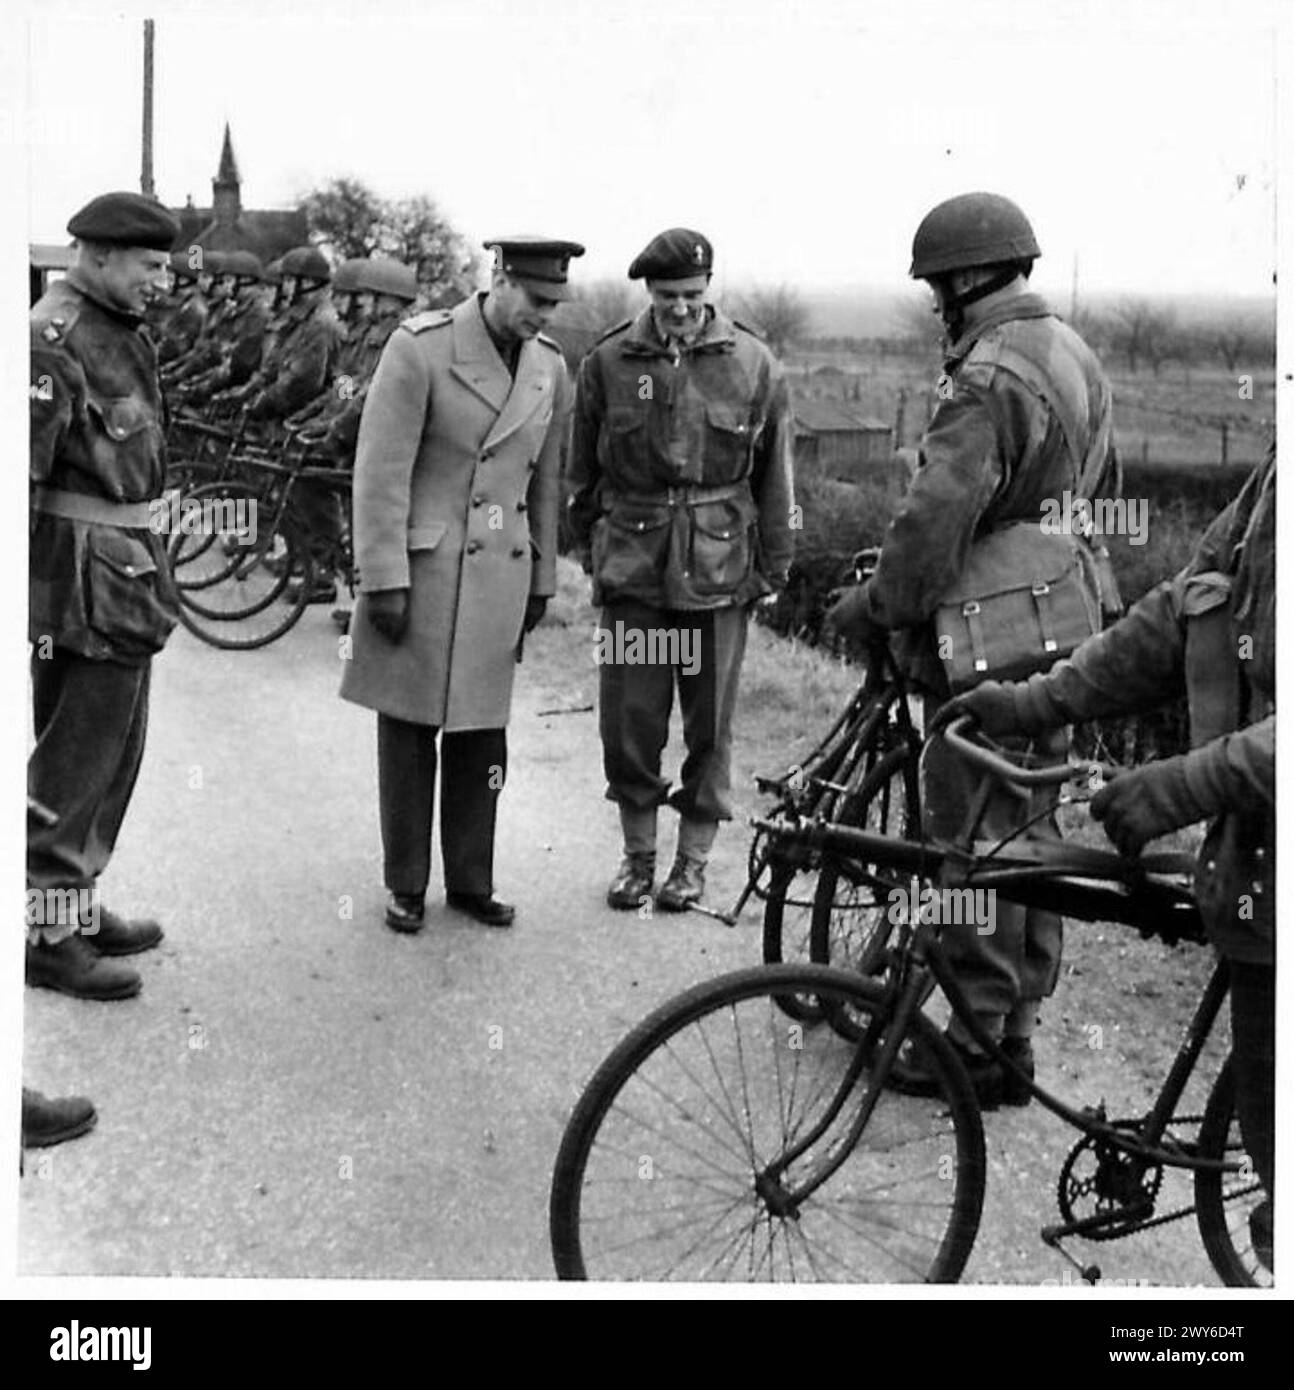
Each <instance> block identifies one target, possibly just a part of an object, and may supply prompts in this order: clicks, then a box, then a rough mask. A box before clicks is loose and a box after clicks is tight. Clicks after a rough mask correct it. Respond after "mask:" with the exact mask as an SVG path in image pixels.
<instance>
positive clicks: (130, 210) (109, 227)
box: [67, 193, 180, 251]
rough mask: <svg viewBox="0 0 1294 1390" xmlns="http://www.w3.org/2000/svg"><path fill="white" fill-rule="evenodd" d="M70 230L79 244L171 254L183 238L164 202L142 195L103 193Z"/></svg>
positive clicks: (84, 211) (75, 217)
mask: <svg viewBox="0 0 1294 1390" xmlns="http://www.w3.org/2000/svg"><path fill="white" fill-rule="evenodd" d="M67 230H68V231H69V232H70V233H71V234H72V236H74V237H76V239H77V240H78V241H102V242H105V243H106V244H108V245H110V246H142V247H144V248H146V249H147V250H149V251H169V250H170V249H171V247H172V246H174V245H175V239H176V237H178V236H179V235H180V224H179V222H177V221H176V219H175V218H174V217H172V216H171V214H170V213H169V212H167V210H166V209H165V208H164V207H163V206H162V205H161V203H158V202H155V201H154V200H153V199H152V198H146V197H144V195H143V194H142V193H100V194H99V196H98V197H97V198H91V199H90V201H89V202H88V203H87V204H86V205H85V206H84V207H83V208H82V209H81V211H80V212H78V213H77V214H76V215H75V216H74V217H73V218H72V220H71V221H70V222H69V223H68V224H67Z"/></svg>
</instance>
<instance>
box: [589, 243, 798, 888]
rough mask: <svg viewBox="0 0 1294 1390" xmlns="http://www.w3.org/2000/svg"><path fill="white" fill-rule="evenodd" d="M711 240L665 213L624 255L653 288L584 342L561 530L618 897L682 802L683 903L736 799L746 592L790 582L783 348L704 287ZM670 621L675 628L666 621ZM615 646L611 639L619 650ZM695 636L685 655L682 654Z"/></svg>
mask: <svg viewBox="0 0 1294 1390" xmlns="http://www.w3.org/2000/svg"><path fill="white" fill-rule="evenodd" d="M712 261H713V253H712V250H711V247H710V243H709V241H707V240H706V238H705V237H704V236H702V235H701V234H700V233H699V232H694V231H691V230H689V229H688V228H686V227H673V228H671V229H670V230H668V231H665V232H662V233H661V234H660V235H659V236H657V237H654V238H653V239H652V241H651V242H650V243H649V244H648V246H647V247H646V249H645V250H644V251H643V252H642V254H641V255H639V256H638V257H637V259H636V260H635V261H634V263H633V264H632V265H631V266H630V267H629V278H630V279H631V280H639V279H642V280H645V281H646V282H647V292H648V294H649V295H650V296H651V304H650V306H649V307H648V308H647V309H645V310H644V311H643V312H642V313H641V314H640V315H639V316H638V318H637V319H635V320H633V321H632V322H625V323H622V324H619V325H618V326H617V327H615V328H613V329H612V330H611V331H610V332H609V333H607V334H606V335H605V337H603V338H602V339H601V340H600V342H599V343H598V344H597V345H596V346H595V347H594V348H593V350H592V351H591V352H590V353H589V355H588V356H587V357H586V358H585V359H584V363H583V365H582V367H581V368H580V374H579V380H578V383H577V387H576V401H575V420H574V432H573V438H572V450H571V482H572V489H573V490H572V495H571V498H570V505H569V516H570V524H571V532H572V535H573V537H574V540H575V544H576V547H577V549H579V550H581V551H582V552H583V554H584V557H585V560H586V564H587V566H588V568H589V569H590V570H591V572H592V575H593V599H594V602H595V603H601V604H602V605H603V611H602V628H601V631H602V632H603V633H606V634H615V635H618V636H617V638H616V640H615V641H613V642H610V643H608V645H607V648H606V653H607V654H608V655H609V656H610V659H604V660H603V661H602V664H601V672H600V683H601V693H600V715H599V718H600V725H601V733H602V750H603V765H604V768H605V771H606V777H607V797H608V798H609V799H610V800H612V801H614V802H615V803H616V804H617V806H618V807H619V811H620V822H621V829H622V831H623V834H624V859H623V862H622V863H621V866H620V870H619V872H618V873H617V874H616V876H615V878H614V879H613V880H612V882H611V886H610V887H609V889H608V890H607V902H608V903H609V904H610V906H612V907H614V908H622V909H624V908H635V907H638V906H640V904H642V903H643V902H644V901H648V900H650V897H651V894H652V892H653V889H654V879H655V867H656V816H657V809H658V807H659V806H660V805H661V804H662V803H664V802H666V801H668V802H669V804H670V805H671V806H673V807H674V809H675V810H677V811H678V812H679V815H680V824H679V834H678V844H677V850H676V854H675V858H674V864H673V867H672V869H671V871H670V874H669V877H668V878H667V879H666V881H665V883H664V885H663V886H662V887H661V890H660V892H659V894H658V895H657V897H656V902H657V905H658V906H659V907H661V908H663V909H665V910H666V911H671V912H681V911H684V910H686V909H687V908H688V907H689V906H690V905H691V904H692V903H694V902H697V901H698V900H699V899H700V898H701V896H702V893H703V891H704V886H705V880H704V870H705V865H706V860H707V857H708V855H709V852H710V847H711V845H712V843H713V841H714V838H715V833H716V831H717V829H718V826H719V823H720V822H721V821H724V820H730V819H731V817H732V802H731V798H730V796H729V771H728V767H729V753H730V746H731V729H730V724H731V719H732V712H733V706H734V703H735V700H736V694H737V681H738V676H739V674H740V671H741V661H742V656H743V654H744V651H745V642H746V623H747V615H748V612H749V609H750V606H751V605H752V603H754V601H755V600H757V599H758V598H760V597H761V596H763V595H764V594H767V593H770V592H772V591H773V590H774V589H777V588H780V587H781V586H782V585H783V584H785V582H786V573H787V569H788V567H789V565H790V561H791V549H792V529H791V528H792V524H793V519H792V507H793V496H792V473H791V419H790V410H789V405H788V397H787V388H786V384H785V381H784V380H783V377H782V372H781V369H780V367H779V366H778V363H777V361H776V359H775V358H774V357H773V355H772V353H771V352H769V350H768V348H767V347H765V346H764V344H763V343H762V342H761V341H760V339H759V338H758V337H757V336H756V334H754V333H753V332H751V330H749V329H748V328H745V327H744V326H743V325H741V324H740V323H736V322H734V321H733V320H731V319H729V318H727V317H726V316H725V315H723V314H722V313H720V312H719V310H718V309H716V308H715V307H713V306H712V305H709V304H707V303H706V294H707V291H708V288H709V284H710V273H711V266H712ZM653 633H655V634H658V636H657V638H656V642H655V646H656V650H657V652H658V654H659V652H660V651H661V650H662V640H661V638H660V636H659V634H665V639H664V644H663V650H664V651H665V652H666V653H673V654H674V656H673V658H672V660H673V664H665V663H664V662H661V661H657V662H656V663H654V664H631V663H630V661H629V660H628V659H621V656H623V657H626V658H627V656H628V654H629V653H630V652H631V650H632V642H631V641H630V640H624V641H621V640H620V638H621V637H624V638H626V639H631V638H632V637H633V635H634V634H641V635H642V637H643V644H642V646H643V649H644V650H646V651H650V650H651V649H652V638H651V634H653ZM670 634H674V637H673V639H671V638H670V636H669V635H670ZM616 653H620V654H621V655H620V656H617V655H615V654H616ZM689 654H690V655H691V657H692V660H690V661H689V660H688V656H689ZM676 684H677V689H678V698H679V704H680V705H681V707H682V713H683V739H684V742H685V744H686V746H687V757H686V759H685V760H684V763H683V770H682V779H681V780H682V785H681V786H680V787H679V788H678V790H677V791H675V792H674V793H673V794H672V795H671V794H670V786H669V782H668V781H667V780H666V779H665V778H663V777H662V776H661V753H662V751H663V749H664V747H665V743H666V740H667V739H668V737H669V721H670V711H671V707H672V705H673V702H674V689H675V685H676Z"/></svg>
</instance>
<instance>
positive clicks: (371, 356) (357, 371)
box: [317, 313, 404, 460]
mask: <svg viewBox="0 0 1294 1390" xmlns="http://www.w3.org/2000/svg"><path fill="white" fill-rule="evenodd" d="M403 317H404V316H403V314H400V313H395V314H387V315H385V316H384V317H382V318H380V319H377V320H375V321H373V322H372V323H369V324H367V325H365V328H364V331H363V332H361V333H360V334H358V335H357V337H356V341H355V342H354V343H353V344H351V345H350V351H349V352H348V353H347V354H346V356H345V357H344V358H343V359H342V361H341V362H340V364H339V366H338V370H337V377H336V380H335V386H336V390H335V392H334V393H331V394H330V396H329V399H328V404H327V405H326V406H325V407H324V408H323V410H322V411H320V413H319V415H318V416H317V418H318V419H319V420H320V422H321V423H323V422H327V424H328V433H327V434H326V435H325V436H324V439H323V441H322V444H321V446H320V447H321V448H322V449H323V451H324V452H325V453H328V454H331V455H332V456H333V457H334V458H337V459H344V460H350V459H351V458H353V456H354V453H355V444H356V441H357V440H358V438H359V422H360V417H361V416H362V415H363V413H364V402H365V400H366V399H367V398H368V389H369V385H370V384H371V382H372V380H373V373H374V372H375V371H376V370H377V364H378V361H379V360H380V358H381V356H382V349H383V348H384V347H386V344H387V340H388V339H389V338H390V336H391V334H392V333H394V332H395V330H396V328H397V327H399V324H400V320H401V318H403Z"/></svg>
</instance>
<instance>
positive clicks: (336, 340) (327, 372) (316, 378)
mask: <svg viewBox="0 0 1294 1390" xmlns="http://www.w3.org/2000/svg"><path fill="white" fill-rule="evenodd" d="M340 346H341V329H340V327H339V325H338V323H337V315H336V313H335V311H334V310H333V308H332V306H331V305H330V304H329V302H328V301H327V299H324V298H320V299H316V300H315V301H314V302H310V301H303V302H301V303H297V304H294V305H292V307H291V308H290V309H289V310H288V312H287V314H286V315H285V316H284V319H283V326H282V329H281V331H280V333H279V334H278V336H277V337H276V338H275V340H274V341H273V343H271V344H270V346H269V347H268V348H267V349H266V352H265V356H264V358H263V360H262V364H261V369H260V372H259V374H258V376H257V377H256V378H255V380H256V381H257V384H258V386H259V387H260V389H262V390H263V391H264V392H265V397H266V402H267V404H268V405H269V407H270V410H271V411H272V412H273V413H274V414H275V415H277V416H279V417H280V418H282V419H286V418H287V416H289V415H291V414H293V413H294V412H295V411H298V410H300V409H301V407H302V406H303V405H305V404H307V402H309V401H311V400H313V399H314V398H315V397H316V396H317V395H318V394H319V393H320V392H321V391H323V390H325V389H326V387H327V386H328V382H329V379H330V376H331V373H332V370H333V364H334V362H335V360H336V356H337V351H338V349H339V348H340Z"/></svg>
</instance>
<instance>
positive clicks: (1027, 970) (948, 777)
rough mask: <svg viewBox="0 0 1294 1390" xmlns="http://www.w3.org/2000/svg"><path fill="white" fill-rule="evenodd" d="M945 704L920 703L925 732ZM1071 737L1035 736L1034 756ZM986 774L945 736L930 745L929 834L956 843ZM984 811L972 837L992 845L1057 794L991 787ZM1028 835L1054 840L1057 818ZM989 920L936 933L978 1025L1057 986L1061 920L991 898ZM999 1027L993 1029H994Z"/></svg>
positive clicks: (925, 796)
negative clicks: (1024, 795)
mask: <svg viewBox="0 0 1294 1390" xmlns="http://www.w3.org/2000/svg"><path fill="white" fill-rule="evenodd" d="M941 703H942V701H940V700H938V699H935V698H933V697H927V698H926V699H925V700H924V707H925V720H926V727H927V728H928V727H929V726H930V722H931V720H932V719H933V718H934V713H935V711H936V710H937V709H938V708H939V707H940V704H941ZM998 742H1000V743H1001V744H1002V745H1003V747H1005V748H1008V749H1019V750H1023V749H1025V748H1028V747H1030V744H1029V742H1028V741H1027V740H1011V739H1000V740H998ZM1068 742H1069V737H1068V733H1067V732H1066V731H1064V730H1059V731H1057V732H1056V733H1054V734H1052V735H1048V736H1044V737H1042V738H1039V739H1035V740H1034V741H1033V743H1032V748H1033V751H1034V752H1035V753H1037V754H1040V755H1042V756H1043V758H1044V760H1046V761H1060V760H1061V759H1063V757H1064V756H1065V751H1066V748H1067V747H1068ZM983 780H984V774H983V773H981V772H979V771H977V770H976V769H975V768H973V767H971V765H970V764H969V763H967V762H966V761H965V760H964V759H963V758H961V757H959V756H958V755H957V754H956V753H955V752H953V751H952V750H951V749H950V748H949V747H948V746H947V744H946V743H945V742H944V741H943V740H942V739H934V740H932V741H931V742H930V743H929V744H928V745H927V748H926V751H925V754H924V756H923V758H922V764H921V815H922V821H923V823H924V828H925V832H926V834H927V835H930V836H933V837H935V838H936V839H941V840H954V841H955V840H957V839H959V838H960V837H961V836H962V834H963V829H964V822H965V820H966V817H967V814H968V811H969V809H970V807H971V805H972V802H973V799H974V797H975V796H976V794H977V792H978V791H979V788H980V786H981V784H982V782H983ZM992 786H993V790H992V791H991V792H990V794H989V796H988V800H987V802H986V803H985V807H984V812H983V815H982V816H981V818H980V820H979V822H978V823H977V825H976V828H975V830H974V833H973V838H974V839H976V840H981V841H983V840H988V841H992V842H994V843H996V841H997V840H999V839H1000V838H1001V837H1002V836H1003V835H1006V834H1008V833H1009V832H1011V831H1012V830H1014V829H1015V828H1016V827H1017V826H1019V825H1020V824H1021V823H1022V822H1023V821H1025V820H1026V819H1031V818H1032V817H1034V816H1037V815H1038V814H1039V813H1040V812H1042V811H1043V810H1045V808H1046V807H1047V806H1049V805H1050V806H1054V805H1055V804H1056V800H1057V798H1058V796H1059V789H1058V788H1055V787H1042V788H1039V789H1037V790H1035V791H1034V792H1033V794H1032V795H1031V797H1030V799H1029V801H1028V802H1024V801H1022V800H1020V799H1019V798H1018V797H1015V796H1012V795H1010V794H1009V793H1008V792H1006V791H1004V790H1002V789H1001V788H1000V786H999V784H997V783H993V784H992ZM1027 838H1029V839H1036V840H1043V839H1045V840H1059V839H1060V828H1059V827H1058V826H1057V824H1056V819H1055V816H1054V815H1049V816H1045V817H1044V818H1043V819H1041V820H1039V821H1037V822H1036V823H1035V824H1034V825H1033V826H1032V827H1031V828H1030V830H1029V832H1028V836H1027ZM993 907H994V910H993V913H992V916H991V919H990V922H989V926H990V930H989V931H987V932H985V933H983V934H981V932H980V931H979V929H978V924H971V925H959V926H958V925H955V926H950V927H948V929H947V930H946V931H945V932H944V933H943V935H942V936H941V938H940V939H941V942H942V944H943V946H944V948H945V950H946V951H947V953H948V957H949V959H950V961H951V962H952V965H953V968H954V970H955V972H956V977H957V983H958V984H959V985H960V986H961V988H962V991H963V993H964V994H965V995H966V998H967V1000H968V1002H969V1003H970V1005H971V1007H972V1008H973V1009H974V1011H975V1013H976V1014H977V1015H980V1017H981V1019H982V1020H987V1019H993V1020H996V1019H999V1018H1006V1017H1007V1016H1008V1015H1010V1014H1011V1013H1012V1012H1013V1011H1016V1010H1017V1009H1018V1008H1027V1007H1028V1006H1029V1004H1030V1003H1031V1002H1034V1001H1038V1000H1041V999H1045V998H1046V997H1047V996H1048V995H1049V994H1051V993H1052V991H1053V990H1054V989H1055V988H1056V980H1057V978H1058V976H1059V974H1060V957H1061V944H1062V923H1061V918H1060V916H1059V915H1058V914H1057V913H1055V912H1043V911H1041V910H1039V909H1037V908H1026V907H1020V906H1018V905H1017V904H1014V903H1008V902H1004V901H1003V900H1002V898H1001V897H998V898H996V900H995V902H994V905H993ZM994 1027H996V1024H994Z"/></svg>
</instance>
